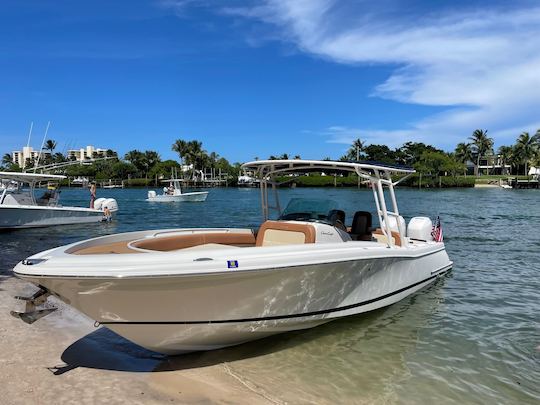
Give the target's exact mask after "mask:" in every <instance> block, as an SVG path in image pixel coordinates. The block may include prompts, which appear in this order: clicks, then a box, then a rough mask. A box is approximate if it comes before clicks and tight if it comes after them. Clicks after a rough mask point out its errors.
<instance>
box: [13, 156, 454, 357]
mask: <svg viewBox="0 0 540 405" xmlns="http://www.w3.org/2000/svg"><path fill="white" fill-rule="evenodd" d="M243 168H244V169H247V170H249V171H251V172H252V173H254V174H255V175H256V177H257V179H259V181H260V183H261V188H260V192H261V197H262V198H261V201H262V213H263V217H264V222H263V223H262V225H261V226H260V228H258V229H257V230H252V229H237V228H197V229H168V230H159V231H156V230H152V231H139V232H130V233H123V234H116V235H110V236H104V237H99V238H94V239H89V240H85V241H82V242H77V243H73V244H70V245H67V246H62V247H59V248H55V249H51V250H48V251H45V252H42V253H38V254H36V255H33V256H31V257H29V258H28V259H26V260H23V261H22V262H20V263H19V264H17V266H16V267H15V269H14V273H15V275H16V276H18V277H19V278H21V279H23V280H28V281H30V282H32V283H34V284H35V285H36V286H38V287H39V291H38V292H37V293H36V294H35V295H34V296H33V297H29V298H27V301H26V302H27V311H26V312H23V313H13V314H14V315H15V316H18V317H21V318H22V319H23V320H26V321H28V322H32V321H33V320H35V319H37V318H39V317H40V316H41V313H42V312H41V311H42V310H39V309H37V307H36V305H38V304H40V303H42V302H44V300H45V299H46V297H47V296H48V295H49V294H52V295H54V296H56V297H58V298H60V299H61V300H63V301H64V302H66V303H68V304H69V305H71V306H73V307H74V308H76V309H78V310H79V311H81V312H83V313H84V314H86V315H88V316H89V317H91V318H92V319H95V320H96V321H97V322H99V323H100V324H101V325H104V326H105V327H107V328H109V329H111V330H113V331H114V332H116V333H118V334H119V335H121V336H123V337H125V338H127V339H129V340H131V341H133V342H135V343H137V344H139V345H141V346H143V347H145V348H148V349H150V350H154V351H156V352H160V353H165V354H179V353H185V352H191V351H197V350H210V349H217V348H221V347H225V346H231V345H236V344H240V343H243V342H246V341H250V340H254V339H259V338H263V337H266V336H269V335H273V334H277V333H282V332H286V331H292V330H298V329H306V328H312V327H315V326H317V325H320V324H323V323H326V322H329V321H332V320H335V319H339V318H342V317H345V316H349V315H355V314H359V313H362V312H367V311H372V310H375V309H377V308H381V307H384V306H387V305H390V304H393V303H395V302H397V301H399V300H401V299H403V298H405V297H407V296H408V295H410V294H413V293H414V292H416V291H418V290H419V289H421V288H423V287H426V286H427V285H429V284H430V283H432V282H433V281H434V280H435V279H436V278H437V277H439V276H441V275H442V274H444V273H445V272H447V271H449V270H450V269H451V267H452V262H451V261H450V259H449V258H448V255H447V253H446V250H445V246H444V243H443V242H442V241H441V239H442V238H441V237H439V236H440V235H439V234H437V233H435V240H434V237H433V236H432V221H431V220H430V219H429V218H425V217H415V218H412V219H411V220H410V222H409V223H408V224H406V222H405V220H404V219H403V217H401V216H400V214H399V211H398V206H397V200H396V196H395V193H394V187H395V186H396V185H397V184H398V183H399V182H401V181H402V180H403V179H405V178H406V177H408V176H409V175H410V174H412V173H413V172H414V170H412V169H408V168H397V167H390V166H380V165H375V164H367V163H347V162H332V161H315V160H262V161H255V162H250V163H246V164H244V165H243ZM312 171H319V172H320V171H324V172H340V173H351V172H352V173H356V174H357V175H358V176H360V177H361V178H362V179H364V180H367V181H368V182H369V183H370V184H371V187H372V190H373V197H374V203H375V207H374V210H373V212H374V213H375V214H376V218H377V219H378V223H379V227H378V228H377V229H374V228H373V227H372V221H373V219H372V216H371V213H370V212H368V211H366V207H358V211H357V212H356V213H355V215H354V218H353V221H352V223H351V224H349V226H347V224H345V223H344V213H343V211H340V210H339V207H337V206H336V204H335V203H334V202H332V201H320V200H305V199H293V200H291V201H290V203H289V205H288V206H287V207H286V208H285V209H284V210H282V209H281V207H280V204H279V200H278V199H277V186H278V184H277V182H276V177H277V176H282V175H284V174H287V173H308V172H312ZM392 176H394V177H392ZM269 186H270V188H272V189H273V190H274V191H275V192H276V199H275V203H274V206H273V207H271V206H270V205H269ZM386 196H388V197H389V202H388V203H387V201H386V199H385V198H386ZM388 206H390V208H389V207H388ZM272 208H275V209H276V211H277V220H270V219H269V218H270V209H272ZM44 311H47V310H44ZM43 313H45V312H43Z"/></svg>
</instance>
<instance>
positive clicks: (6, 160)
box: [2, 153, 13, 168]
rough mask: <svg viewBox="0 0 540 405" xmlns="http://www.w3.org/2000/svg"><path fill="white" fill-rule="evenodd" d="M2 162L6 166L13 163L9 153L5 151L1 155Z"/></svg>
mask: <svg viewBox="0 0 540 405" xmlns="http://www.w3.org/2000/svg"><path fill="white" fill-rule="evenodd" d="M2 164H3V165H5V166H6V167H8V168H9V167H10V166H11V165H12V164H13V158H12V157H11V154H9V153H6V154H4V156H2Z"/></svg>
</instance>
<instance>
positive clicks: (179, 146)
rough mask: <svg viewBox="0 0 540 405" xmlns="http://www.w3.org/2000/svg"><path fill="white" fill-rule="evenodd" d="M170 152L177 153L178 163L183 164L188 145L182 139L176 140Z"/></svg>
mask: <svg viewBox="0 0 540 405" xmlns="http://www.w3.org/2000/svg"><path fill="white" fill-rule="evenodd" d="M172 150H173V151H174V152H176V153H178V157H179V158H180V162H182V163H184V160H185V157H186V155H187V152H188V143H187V142H186V141H184V140H183V139H177V140H176V141H175V142H174V143H173V145H172Z"/></svg>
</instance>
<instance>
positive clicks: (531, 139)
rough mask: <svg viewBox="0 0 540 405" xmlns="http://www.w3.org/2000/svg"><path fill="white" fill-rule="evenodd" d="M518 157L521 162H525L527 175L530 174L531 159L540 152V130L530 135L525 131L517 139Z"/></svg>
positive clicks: (516, 149)
mask: <svg viewBox="0 0 540 405" xmlns="http://www.w3.org/2000/svg"><path fill="white" fill-rule="evenodd" d="M515 153H516V157H517V158H518V159H519V161H520V162H521V163H525V173H524V174H525V175H527V174H528V170H527V169H528V165H529V160H531V159H533V158H535V157H536V156H537V155H538V153H540V131H537V132H536V134H535V135H533V136H530V135H529V133H528V132H523V133H522V134H521V135H520V136H519V137H518V139H517V141H516V146H515Z"/></svg>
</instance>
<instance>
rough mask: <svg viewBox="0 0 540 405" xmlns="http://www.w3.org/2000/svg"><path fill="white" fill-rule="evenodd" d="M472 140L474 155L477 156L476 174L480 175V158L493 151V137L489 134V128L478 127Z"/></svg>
mask: <svg viewBox="0 0 540 405" xmlns="http://www.w3.org/2000/svg"><path fill="white" fill-rule="evenodd" d="M469 139H470V140H471V144H472V148H473V152H474V156H475V158H476V165H475V167H474V171H475V173H474V174H475V176H478V175H479V166H480V158H481V157H484V156H486V155H487V154H488V153H490V152H491V153H493V139H492V138H490V137H488V136H487V129H486V130H483V129H476V130H475V131H474V132H473V134H472V136H471V137H470V138H469Z"/></svg>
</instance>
